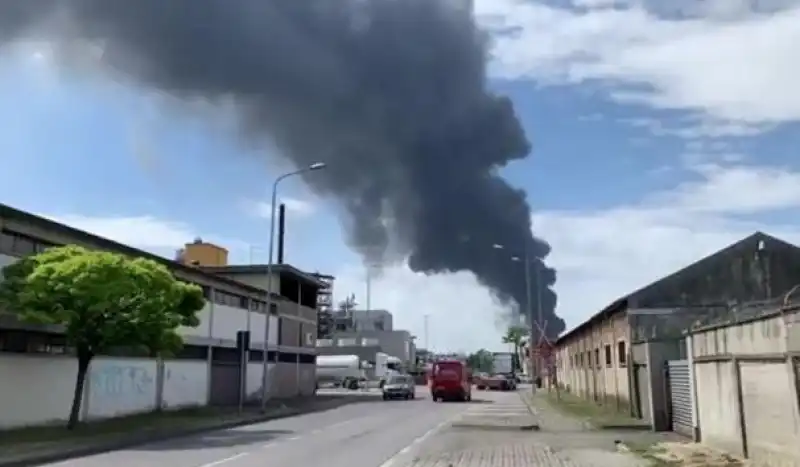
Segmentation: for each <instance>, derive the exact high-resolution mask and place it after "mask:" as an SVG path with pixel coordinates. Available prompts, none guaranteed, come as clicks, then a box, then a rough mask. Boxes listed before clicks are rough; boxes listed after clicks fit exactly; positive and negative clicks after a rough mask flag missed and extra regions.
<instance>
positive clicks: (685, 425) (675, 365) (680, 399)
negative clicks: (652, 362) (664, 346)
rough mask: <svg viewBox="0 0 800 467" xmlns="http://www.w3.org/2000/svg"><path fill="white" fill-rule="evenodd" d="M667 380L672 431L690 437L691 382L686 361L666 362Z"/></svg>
mask: <svg viewBox="0 0 800 467" xmlns="http://www.w3.org/2000/svg"><path fill="white" fill-rule="evenodd" d="M667 375H668V378H669V397H670V418H671V419H672V431H674V432H676V433H680V434H682V435H685V436H692V435H693V432H694V423H693V421H692V381H691V377H692V376H691V371H690V370H689V361H688V360H671V361H669V362H667Z"/></svg>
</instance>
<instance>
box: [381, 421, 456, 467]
mask: <svg viewBox="0 0 800 467" xmlns="http://www.w3.org/2000/svg"><path fill="white" fill-rule="evenodd" d="M456 418H457V417H456ZM452 421H453V418H448V419H447V420H445V421H443V422H442V423H440V424H438V425H436V426H435V427H433V428H431V429H430V430H428V431H426V432H425V434H423V435H422V436H420V437H419V438H416V439H415V440H414V441H412V442H411V443H410V444H409V445H408V446H406V447H404V448H403V449H401V450H399V451H397V452H396V453H395V454H394V455H393V456H392V457H390V458H389V459H387V460H386V462H384V463H383V464H381V465H380V467H392V465H394V463H395V462H396V461H397V460H398V459H399V458H401V457H403V456H404V455H406V454H408V453H409V452H410V451H411V450H412V449H414V448H415V447H417V446H418V445H419V444H421V443H423V442H424V441H425V440H426V439H428V438H430V437H431V436H433V435H435V434H436V433H438V432H439V430H441V429H442V428H444V427H446V426H447V425H449V424H450V423H452Z"/></svg>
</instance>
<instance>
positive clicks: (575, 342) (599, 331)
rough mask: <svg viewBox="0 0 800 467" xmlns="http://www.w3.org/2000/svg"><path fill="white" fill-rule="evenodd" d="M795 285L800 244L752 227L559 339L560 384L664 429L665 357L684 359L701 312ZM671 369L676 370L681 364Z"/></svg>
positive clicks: (774, 293)
mask: <svg viewBox="0 0 800 467" xmlns="http://www.w3.org/2000/svg"><path fill="white" fill-rule="evenodd" d="M798 283H800V248H798V247H796V246H795V245H792V244H790V243H787V242H784V241H782V240H780V239H777V238H774V237H771V236H769V235H766V234H764V233H761V232H756V233H755V234H753V235H751V236H749V237H747V238H745V239H743V240H741V241H739V242H737V243H735V244H733V245H731V246H729V247H727V248H725V249H723V250H721V251H719V252H717V253H715V254H712V255H710V256H708V257H706V258H703V259H701V260H699V261H697V262H696V263H694V264H692V265H690V266H688V267H686V268H684V269H681V270H680V271H677V272H675V273H673V274H671V275H669V276H667V277H665V278H663V279H661V280H659V281H656V282H654V283H652V284H649V285H647V286H645V287H642V288H641V289H639V290H637V291H634V292H632V293H630V294H628V295H626V296H624V297H621V298H619V299H618V300H616V301H614V302H613V303H611V304H610V305H608V306H607V307H605V308H603V309H602V310H600V311H599V312H597V313H596V314H594V315H593V316H592V317H591V318H589V319H588V320H587V321H585V322H584V323H582V324H580V325H578V326H577V327H575V328H574V329H572V330H570V331H569V332H567V333H566V334H563V335H562V336H561V337H559V339H558V340H557V342H556V361H557V371H558V376H557V378H558V382H559V384H560V385H561V386H562V387H564V388H565V389H567V390H569V391H570V392H573V393H575V394H578V395H580V396H582V397H584V398H586V399H588V400H592V401H595V402H596V403H598V404H603V405H612V406H615V407H617V408H618V409H619V410H620V411H626V412H630V413H631V414H632V415H634V416H637V417H639V418H642V419H645V420H647V421H648V422H650V423H652V424H653V426H654V427H660V426H664V424H665V422H666V420H667V419H668V414H666V413H665V410H666V409H664V407H665V405H666V403H665V398H666V397H667V395H666V394H665V389H664V380H663V375H664V369H665V368H666V365H667V361H681V360H680V359H685V358H686V347H685V340H684V339H683V331H684V330H686V329H687V328H689V327H691V326H692V325H693V323H694V322H697V321H698V320H704V314H713V313H718V312H721V311H722V312H727V310H729V309H730V306H731V305H735V304H737V303H752V302H758V301H764V300H771V299H774V298H775V297H780V296H782V294H785V293H786V292H788V291H789V290H791V289H792V288H793V287H794V286H795V285H796V284H798ZM654 342H659V345H658V346H656V345H653V343H654ZM656 352H657V353H656ZM687 368H688V367H687ZM673 370H674V371H675V372H676V375H677V371H678V370H682V368H681V369H679V368H677V367H676V368H673ZM681 373H683V372H682V371H681ZM687 374H688V372H687Z"/></svg>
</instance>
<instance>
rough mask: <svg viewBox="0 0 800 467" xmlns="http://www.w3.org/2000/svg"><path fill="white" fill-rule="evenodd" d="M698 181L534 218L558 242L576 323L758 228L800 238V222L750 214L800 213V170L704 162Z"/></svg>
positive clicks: (563, 288)
mask: <svg viewBox="0 0 800 467" xmlns="http://www.w3.org/2000/svg"><path fill="white" fill-rule="evenodd" d="M698 175H699V177H700V179H699V180H697V181H692V182H686V183H682V184H680V185H678V186H677V187H675V188H674V189H672V190H669V191H666V192H663V193H659V194H655V195H651V196H648V197H646V198H645V199H644V200H642V201H641V202H640V203H638V204H632V205H628V206H617V207H613V208H611V209H606V210H602V211H597V212H589V213H581V212H559V211H549V212H548V211H545V212H541V213H539V214H537V215H536V216H535V218H534V225H536V226H537V231H538V233H539V234H541V235H543V236H544V237H545V238H547V239H548V241H549V242H550V243H551V244H552V246H553V253H552V255H551V257H550V263H551V264H552V265H553V266H555V267H556V269H557V270H558V282H557V284H556V290H557V292H558V294H559V314H560V315H561V316H562V317H564V318H565V319H566V320H567V322H568V326H570V327H571V326H575V325H577V324H579V323H580V322H581V321H582V320H584V319H586V318H587V317H588V316H589V315H591V314H593V313H595V312H597V311H599V310H600V309H601V308H602V307H603V306H605V305H607V304H609V303H610V302H611V301H613V300H615V299H616V298H619V297H620V296H623V295H625V294H627V293H630V292H632V291H634V290H636V289H638V288H640V287H642V286H644V285H647V284H649V283H651V282H653V281H655V280H658V279H660V278H661V277H663V276H665V275H667V274H670V273H672V272H674V271H676V270H678V269H680V268H682V267H684V266H687V265H688V264H690V263H692V262H694V261H696V260H698V259H700V258H702V257H704V256H706V255H708V254H711V253H714V252H715V251H717V250H719V249H721V248H723V247H725V246H727V245H728V244H731V243H733V242H735V241H737V240H740V239H742V238H744V237H745V236H747V235H750V234H752V233H753V232H754V231H756V230H763V231H765V232H766V233H769V234H772V235H775V236H778V237H779V238H782V239H784V240H787V241H790V242H795V243H800V222H796V221H795V222H792V220H794V219H795V218H796V215H795V216H790V217H788V218H787V221H785V222H771V223H764V222H756V221H752V220H747V219H746V218H745V219H743V218H741V217H740V215H742V214H755V213H759V214H764V213H768V212H770V211H779V210H789V209H791V210H793V211H794V212H796V213H800V189H798V186H800V172H792V171H789V170H784V169H780V168H775V167H745V166H734V167H721V166H707V167H702V168H700V170H699V172H698Z"/></svg>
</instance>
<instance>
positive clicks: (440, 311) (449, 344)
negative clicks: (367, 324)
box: [334, 265, 507, 351]
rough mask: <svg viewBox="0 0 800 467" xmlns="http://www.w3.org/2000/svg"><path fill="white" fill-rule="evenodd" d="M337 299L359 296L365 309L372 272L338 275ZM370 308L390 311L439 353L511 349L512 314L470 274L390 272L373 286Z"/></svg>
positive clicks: (350, 268) (361, 270)
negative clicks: (508, 320)
mask: <svg viewBox="0 0 800 467" xmlns="http://www.w3.org/2000/svg"><path fill="white" fill-rule="evenodd" d="M335 277H336V282H335V283H334V294H335V296H337V297H339V298H340V299H341V298H342V297H345V296H347V295H349V294H351V293H353V294H355V295H356V301H357V302H358V303H359V307H362V306H365V302H366V272H365V270H364V268H363V267H359V266H347V267H344V268H343V269H342V270H340V271H337V272H336V273H335ZM370 289H371V294H370V297H371V299H370V305H371V306H370V308H372V309H385V310H389V311H390V312H391V313H392V314H393V315H394V325H395V328H397V329H407V330H409V331H410V332H411V333H412V334H414V335H416V336H417V337H418V341H417V345H420V346H425V345H426V343H425V316H426V315H428V344H427V345H429V346H430V347H431V348H434V349H436V350H452V351H456V350H465V351H469V350H475V349H478V348H481V347H483V348H488V349H493V350H498V351H500V350H505V347H504V346H503V344H502V343H501V336H502V331H501V330H502V326H503V322H502V319H501V317H502V316H503V315H505V314H506V313H507V311H506V310H505V309H504V308H503V307H502V306H500V305H499V304H498V303H497V302H496V301H495V300H494V299H493V298H492V297H491V295H490V293H489V292H488V290H486V289H484V288H483V287H481V286H480V285H479V284H478V282H477V280H476V279H475V276H474V275H472V274H469V273H465V272H464V273H458V274H447V275H439V276H425V275H424V274H416V273H413V272H411V271H410V270H409V269H408V268H407V267H406V266H405V265H398V266H394V267H389V268H387V269H386V270H384V271H383V274H381V275H380V276H379V277H375V278H373V279H372V281H371V286H370Z"/></svg>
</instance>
